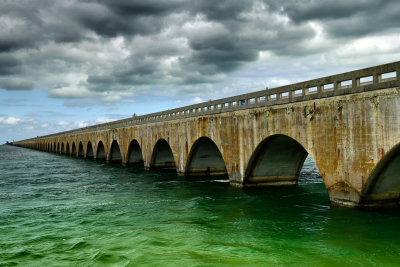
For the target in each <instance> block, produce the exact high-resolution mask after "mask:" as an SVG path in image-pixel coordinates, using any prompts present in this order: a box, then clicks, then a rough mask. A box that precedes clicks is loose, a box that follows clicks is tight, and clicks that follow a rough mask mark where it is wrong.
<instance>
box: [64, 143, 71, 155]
mask: <svg viewBox="0 0 400 267" xmlns="http://www.w3.org/2000/svg"><path fill="white" fill-rule="evenodd" d="M65 153H66V154H67V155H68V156H70V155H71V150H70V149H69V143H68V142H67V146H66V149H65Z"/></svg>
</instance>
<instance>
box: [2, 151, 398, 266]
mask: <svg viewBox="0 0 400 267" xmlns="http://www.w3.org/2000/svg"><path fill="white" fill-rule="evenodd" d="M399 226H400V212H399V210H397V209H394V210H380V211H366V210H357V209H348V208H331V207H330V206H329V198H328V194H327V192H326V189H325V186H324V184H323V182H322V180H321V178H320V176H319V174H318V170H317V169H316V168H315V166H314V165H313V162H312V160H311V159H307V161H306V163H305V166H304V167H303V170H302V174H301V177H300V183H299V186H297V187H287V188H263V189H254V188H253V189H238V188H233V187H230V186H229V184H228V183H227V182H226V181H225V180H223V178H212V179H188V178H186V179H185V178H182V177H177V176H176V173H174V172H147V171H144V170H143V169H142V168H139V167H122V166H121V165H120V164H110V163H105V162H101V161H94V160H83V159H77V158H71V157H67V156H62V155H56V154H51V153H46V152H39V151H34V150H29V149H23V148H17V147H10V146H0V266H398V265H399V264H400V228H399Z"/></svg>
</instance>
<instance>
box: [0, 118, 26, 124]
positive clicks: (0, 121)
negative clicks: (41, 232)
mask: <svg viewBox="0 0 400 267" xmlns="http://www.w3.org/2000/svg"><path fill="white" fill-rule="evenodd" d="M21 121H22V120H21V119H20V118H16V117H8V118H3V117H0V124H9V125H14V124H18V123H19V122H21Z"/></svg>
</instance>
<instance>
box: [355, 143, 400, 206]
mask: <svg viewBox="0 0 400 267" xmlns="http://www.w3.org/2000/svg"><path fill="white" fill-rule="evenodd" d="M381 153H384V152H383V151H381ZM399 176H400V143H398V144H397V145H396V146H394V147H393V148H392V149H391V150H389V152H387V153H386V154H385V155H384V156H383V157H382V159H381V160H380V161H379V162H378V164H377V165H376V166H375V168H374V170H373V171H372V173H371V175H370V177H369V179H368V181H367V183H366V184H365V187H364V190H363V191H362V194H361V201H360V204H361V205H362V206H380V205H383V206H391V205H393V206H398V205H399V200H400V179H399V178H400V177H399Z"/></svg>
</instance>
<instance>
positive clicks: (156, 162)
mask: <svg viewBox="0 0 400 267" xmlns="http://www.w3.org/2000/svg"><path fill="white" fill-rule="evenodd" d="M150 169H151V170H160V169H162V170H175V169H176V165H175V159H174V154H173V153H172V149H171V147H170V145H169V144H168V142H167V141H166V140H165V139H159V140H158V141H157V143H156V144H155V145H154V148H153V152H152V155H151V161H150Z"/></svg>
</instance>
